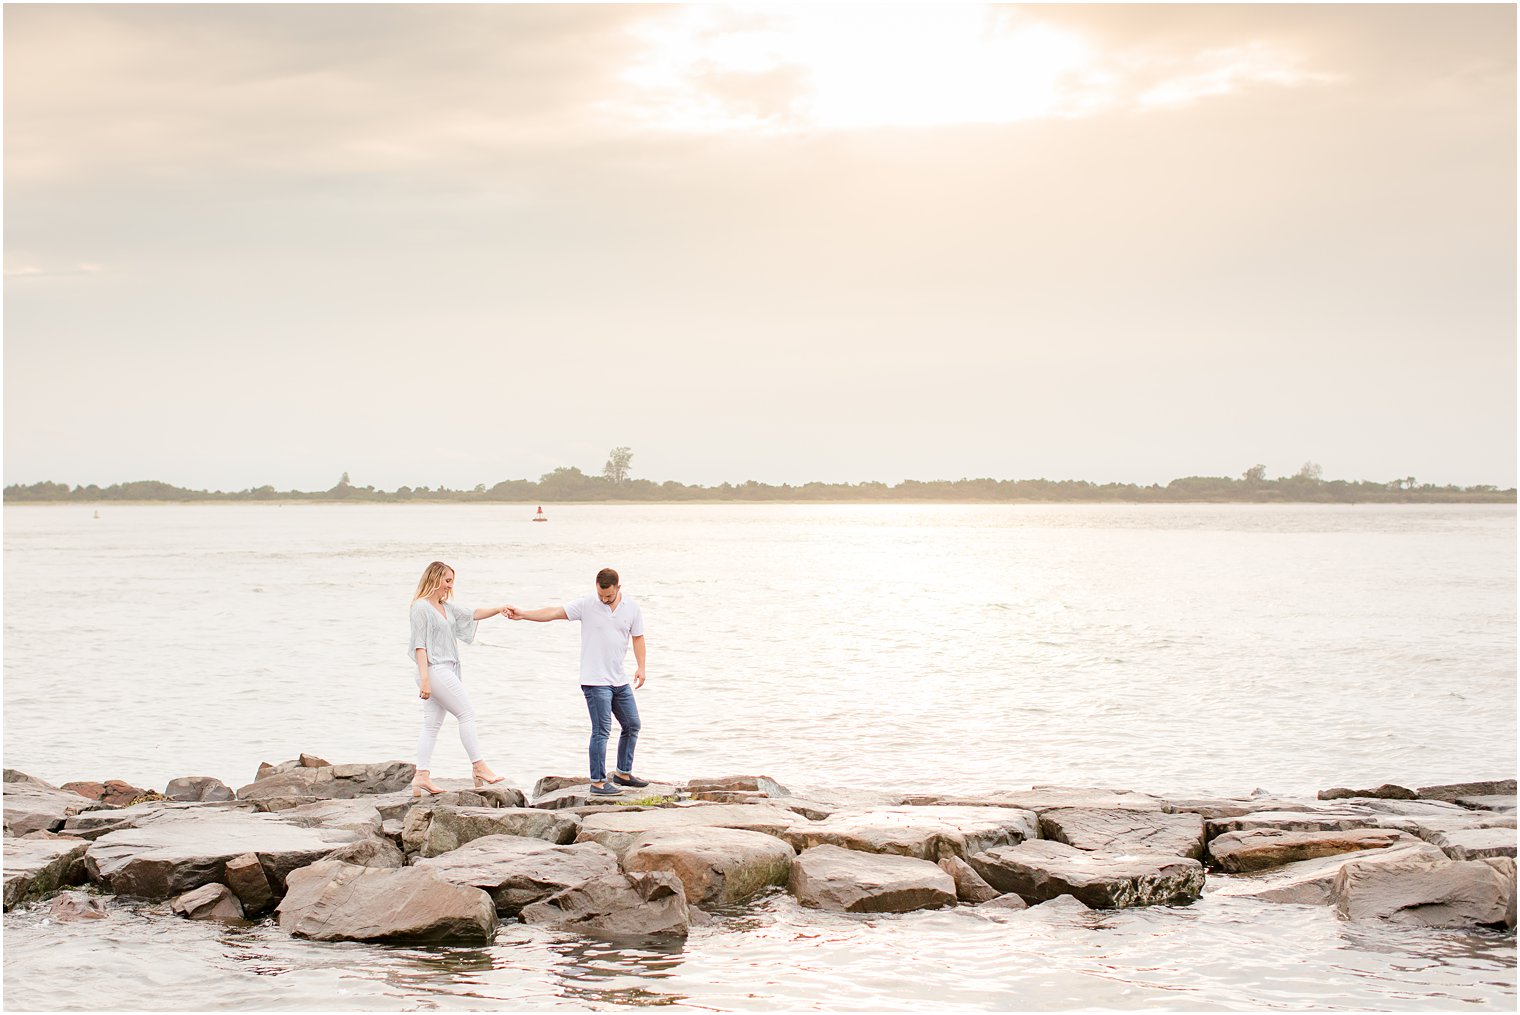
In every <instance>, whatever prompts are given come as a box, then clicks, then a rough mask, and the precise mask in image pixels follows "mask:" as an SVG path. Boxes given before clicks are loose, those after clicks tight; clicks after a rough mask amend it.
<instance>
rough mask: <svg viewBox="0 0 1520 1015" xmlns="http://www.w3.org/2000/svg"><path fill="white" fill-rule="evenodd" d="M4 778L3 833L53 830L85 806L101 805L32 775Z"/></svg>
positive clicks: (15, 834)
mask: <svg viewBox="0 0 1520 1015" xmlns="http://www.w3.org/2000/svg"><path fill="white" fill-rule="evenodd" d="M7 771H10V770H7ZM15 774H16V775H18V776H21V778H19V779H16V780H7V781H6V783H5V800H4V810H5V834H6V835H7V836H13V835H14V836H20V835H26V834H27V833H28V832H38V831H46V832H56V831H58V830H59V829H61V828H62V827H63V823H64V820H65V819H67V818H70V817H72V816H73V815H75V814H80V813H82V812H84V811H87V810H91V811H92V810H99V809H102V807H103V805H101V804H97V803H92V802H91V801H89V800H86V799H85V798H84V797H82V796H80V795H79V794H78V793H70V792H69V791H68V790H62V789H58V788H57V787H56V786H49V785H48V784H47V783H45V782H43V781H42V780H40V779H33V778H32V777H31V776H22V774H21V773H19V772H17V773H15Z"/></svg>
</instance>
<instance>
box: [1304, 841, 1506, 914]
mask: <svg viewBox="0 0 1520 1015" xmlns="http://www.w3.org/2000/svg"><path fill="white" fill-rule="evenodd" d="M1513 894H1514V878H1513V875H1512V874H1511V876H1510V877H1509V878H1506V877H1505V874H1504V872H1503V871H1501V870H1499V869H1497V868H1495V867H1494V866H1493V865H1491V864H1488V863H1485V862H1484V861H1482V860H1448V859H1445V858H1442V859H1440V860H1409V861H1404V862H1402V863H1385V864H1367V863H1361V862H1358V861H1352V862H1350V863H1348V864H1346V865H1345V866H1344V867H1342V868H1341V869H1340V872H1339V873H1337V874H1336V876H1335V885H1334V887H1333V888H1332V889H1331V900H1332V901H1333V902H1334V904H1335V908H1336V912H1338V913H1339V914H1340V915H1341V916H1343V917H1345V918H1347V919H1350V920H1369V919H1382V920H1389V921H1392V922H1394V923H1404V924H1412V925H1415V926H1420V927H1471V926H1476V925H1493V924H1499V925H1503V924H1505V923H1506V922H1507V920H1508V915H1507V912H1508V910H1509V907H1510V905H1511V898H1512V896H1513Z"/></svg>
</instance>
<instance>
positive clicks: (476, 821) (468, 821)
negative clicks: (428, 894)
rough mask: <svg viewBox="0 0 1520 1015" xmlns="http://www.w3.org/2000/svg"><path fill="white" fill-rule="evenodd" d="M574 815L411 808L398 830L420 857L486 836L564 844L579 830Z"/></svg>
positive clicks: (526, 809)
mask: <svg viewBox="0 0 1520 1015" xmlns="http://www.w3.org/2000/svg"><path fill="white" fill-rule="evenodd" d="M580 826H581V823H580V820H579V819H577V818H576V817H575V816H574V815H570V814H563V813H559V812H556V811H543V810H539V809H537V808H535V807H449V806H437V807H414V808H413V809H412V810H411V811H410V812H409V813H408V814H407V817H406V825H405V827H404V829H403V830H402V833H401V841H402V844H403V846H404V847H405V848H406V849H407V850H408V851H409V852H414V853H419V854H421V855H422V856H441V855H443V854H444V853H447V852H449V851H450V850H454V849H458V848H459V847H460V846H463V845H464V844H465V843H467V842H470V841H471V840H474V839H479V838H483V837H484V836H487V835H520V836H524V837H527V838H533V839H542V840H544V841H545V842H550V843H555V844H557V845H564V844H566V843H570V842H574V841H575V835H576V833H577V832H578V831H579V830H580Z"/></svg>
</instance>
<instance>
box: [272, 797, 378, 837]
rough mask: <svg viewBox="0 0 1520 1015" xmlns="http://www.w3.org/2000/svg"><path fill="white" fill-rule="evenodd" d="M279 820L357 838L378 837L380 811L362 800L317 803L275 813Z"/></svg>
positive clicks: (320, 801)
mask: <svg viewBox="0 0 1520 1015" xmlns="http://www.w3.org/2000/svg"><path fill="white" fill-rule="evenodd" d="M278 813H279V816H280V820H282V821H288V822H290V823H291V824H292V825H299V826H300V827H302V828H339V829H343V830H345V831H350V832H353V833H354V834H355V835H359V836H365V837H367V836H371V835H379V834H380V826H381V824H382V823H383V822H384V819H383V818H382V817H381V816H380V810H379V808H377V807H375V805H374V804H372V803H370V802H369V801H368V800H364V799H349V800H318V801H316V802H314V803H309V804H301V805H300V806H298V807H291V808H288V809H286V810H281V811H279V812H278Z"/></svg>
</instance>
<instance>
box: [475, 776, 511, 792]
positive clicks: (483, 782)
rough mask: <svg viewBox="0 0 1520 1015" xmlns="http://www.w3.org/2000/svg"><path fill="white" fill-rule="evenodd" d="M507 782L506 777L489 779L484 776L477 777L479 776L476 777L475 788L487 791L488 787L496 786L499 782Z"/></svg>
mask: <svg viewBox="0 0 1520 1015" xmlns="http://www.w3.org/2000/svg"><path fill="white" fill-rule="evenodd" d="M506 781H507V777H506V776H504V775H498V776H497V777H496V778H494V779H487V778H486V777H485V776H483V775H477V776H475V788H476V789H485V788H486V787H487V786H495V785H496V784H497V783H499V782H506Z"/></svg>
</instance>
